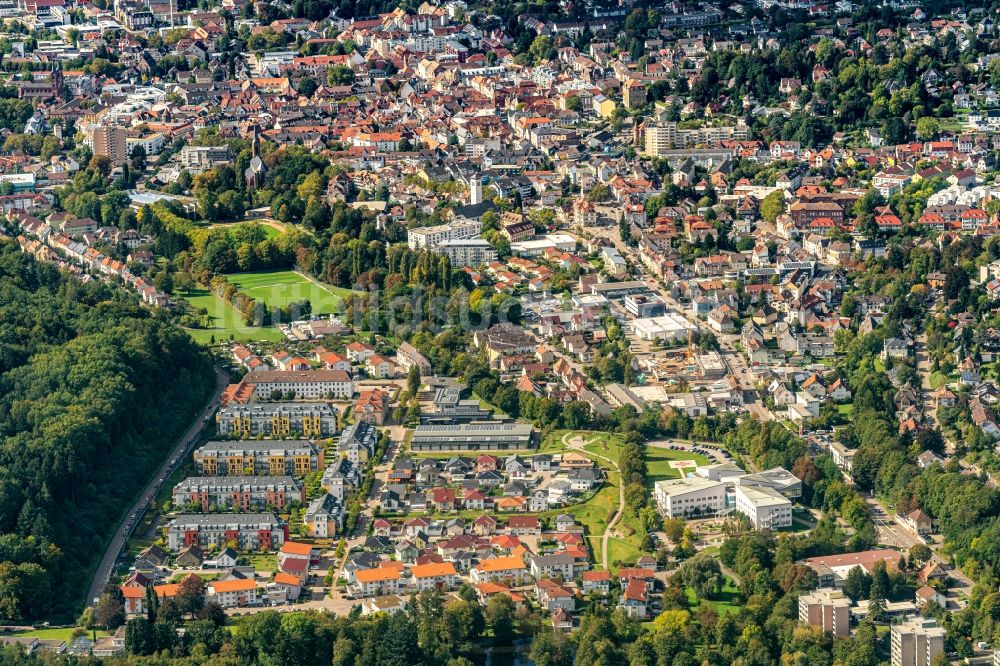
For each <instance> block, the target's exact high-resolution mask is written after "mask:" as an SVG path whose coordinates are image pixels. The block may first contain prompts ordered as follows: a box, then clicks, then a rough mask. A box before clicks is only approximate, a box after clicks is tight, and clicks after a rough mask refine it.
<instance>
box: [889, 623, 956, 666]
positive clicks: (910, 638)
mask: <svg viewBox="0 0 1000 666" xmlns="http://www.w3.org/2000/svg"><path fill="white" fill-rule="evenodd" d="M891 652H892V666H930V665H931V664H932V663H934V660H935V659H937V658H938V657H939V656H940V655H943V654H944V629H943V628H941V627H939V626H938V625H937V622H935V621H934V620H928V619H923V618H916V619H913V620H910V621H909V622H904V623H902V624H895V625H893V626H892V639H891Z"/></svg>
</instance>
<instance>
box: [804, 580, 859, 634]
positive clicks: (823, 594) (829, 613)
mask: <svg viewBox="0 0 1000 666" xmlns="http://www.w3.org/2000/svg"><path fill="white" fill-rule="evenodd" d="M799 621H800V622H804V623H805V624H809V625H812V626H814V627H820V628H821V629H822V630H823V631H829V632H831V633H832V634H833V635H834V636H850V635H851V600H850V599H848V598H847V597H845V596H844V593H843V592H841V591H840V590H834V589H831V588H821V589H819V590H815V591H813V592H812V593H810V594H803V595H802V596H801V597H799Z"/></svg>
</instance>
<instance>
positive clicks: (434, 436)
mask: <svg viewBox="0 0 1000 666" xmlns="http://www.w3.org/2000/svg"><path fill="white" fill-rule="evenodd" d="M537 440H538V433H536V432H535V429H534V428H532V427H531V425H529V424H527V423H499V422H495V423H463V424H458V425H419V426H417V427H416V428H414V429H413V435H412V439H411V440H410V448H411V449H412V450H413V451H502V450H512V449H533V448H535V446H537V444H538V441H537Z"/></svg>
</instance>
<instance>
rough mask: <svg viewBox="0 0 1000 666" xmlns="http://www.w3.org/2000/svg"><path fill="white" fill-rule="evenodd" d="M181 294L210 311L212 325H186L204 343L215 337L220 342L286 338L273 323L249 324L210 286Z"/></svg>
mask: <svg viewBox="0 0 1000 666" xmlns="http://www.w3.org/2000/svg"><path fill="white" fill-rule="evenodd" d="M180 296H181V297H182V298H183V299H184V300H186V301H187V302H188V303H190V304H191V306H192V307H195V308H204V309H205V310H206V311H207V312H208V317H209V328H189V329H186V330H187V332H188V334H190V335H191V337H192V338H194V339H195V341H197V342H200V343H202V344H208V343H209V342H211V340H212V337H214V338H215V340H216V341H217V342H219V341H222V340H228V339H229V336H232V337H233V339H235V340H284V339H285V336H283V335H282V334H281V331H279V330H278V329H276V328H274V327H273V326H268V327H261V326H245V325H244V324H243V316H242V315H241V314H240V313H239V312H237V311H236V308H234V307H233V306H232V305H231V304H229V303H227V302H226V301H224V300H222V299H221V298H219V297H218V296H216V295H215V294H213V293H212V292H211V291H209V290H208V289H193V290H191V291H189V292H184V293H181V294H180Z"/></svg>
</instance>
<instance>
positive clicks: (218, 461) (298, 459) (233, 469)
mask: <svg viewBox="0 0 1000 666" xmlns="http://www.w3.org/2000/svg"><path fill="white" fill-rule="evenodd" d="M194 462H195V465H196V466H197V467H198V473H199V474H202V475H204V476H245V475H251V474H262V475H270V476H285V475H289V476H299V477H301V476H305V475H306V474H308V473H309V472H315V471H316V470H318V469H322V468H323V449H322V448H320V447H317V446H316V444H314V443H313V442H310V441H307V440H291V441H247V440H238V441H233V442H208V443H207V444H205V445H204V446H202V447H201V448H199V449H198V450H196V451H195V452H194Z"/></svg>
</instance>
